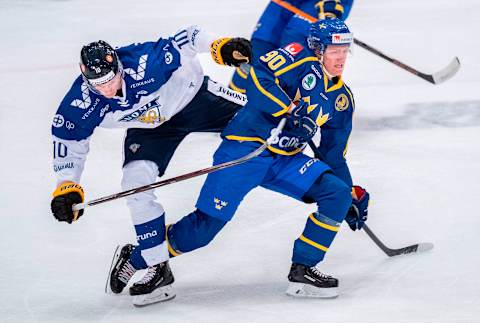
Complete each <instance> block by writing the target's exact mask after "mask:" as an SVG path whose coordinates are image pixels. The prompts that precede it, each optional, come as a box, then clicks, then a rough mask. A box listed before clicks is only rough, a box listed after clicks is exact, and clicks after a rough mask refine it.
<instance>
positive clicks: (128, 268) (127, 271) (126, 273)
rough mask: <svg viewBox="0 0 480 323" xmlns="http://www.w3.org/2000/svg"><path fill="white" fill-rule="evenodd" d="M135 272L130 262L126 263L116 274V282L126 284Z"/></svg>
mask: <svg viewBox="0 0 480 323" xmlns="http://www.w3.org/2000/svg"><path fill="white" fill-rule="evenodd" d="M136 271H137V270H136V269H135V268H134V267H133V266H132V264H131V263H130V261H127V262H126V263H125V265H124V266H123V267H122V269H121V270H120V272H119V273H118V280H120V281H121V282H123V283H124V284H126V283H128V281H129V280H130V278H132V276H133V274H135V272H136Z"/></svg>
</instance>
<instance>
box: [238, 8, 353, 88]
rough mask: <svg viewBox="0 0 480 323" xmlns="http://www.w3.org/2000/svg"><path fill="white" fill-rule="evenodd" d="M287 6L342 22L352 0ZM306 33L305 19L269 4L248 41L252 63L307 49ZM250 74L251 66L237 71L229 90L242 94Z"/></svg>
mask: <svg viewBox="0 0 480 323" xmlns="http://www.w3.org/2000/svg"><path fill="white" fill-rule="evenodd" d="M288 3H289V4H291V5H293V6H294V7H297V8H299V9H300V10H302V11H303V12H305V13H307V14H309V15H311V16H313V17H318V18H321V19H323V18H339V19H342V20H344V21H345V20H346V19H347V18H348V16H349V14H350V10H351V8H352V5H353V0H321V1H319V0H290V1H288ZM309 29H310V22H309V21H307V20H306V19H305V18H303V17H301V16H299V15H296V14H294V13H293V12H290V11H288V10H287V9H285V8H283V7H281V6H279V5H278V4H276V3H274V2H270V3H269V4H268V5H267V7H266V8H265V10H264V12H263V14H262V15H261V16H260V19H259V20H258V23H257V26H256V27H255V31H254V32H253V34H252V37H251V42H252V49H253V59H252V62H253V63H255V62H256V61H257V60H258V58H259V57H260V56H262V55H263V54H265V53H268V52H270V51H272V50H274V49H276V48H278V47H284V46H287V45H288V44H290V43H302V45H304V46H306V45H307V44H306V41H305V40H306V39H307V36H308V31H309ZM249 70H250V64H242V65H240V66H239V67H237V68H236V69H235V72H234V74H233V77H232V80H231V82H230V84H229V86H230V88H231V89H234V90H235V91H238V92H242V93H245V91H246V90H245V87H246V78H247V76H248V73H249Z"/></svg>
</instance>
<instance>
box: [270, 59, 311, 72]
mask: <svg viewBox="0 0 480 323" xmlns="http://www.w3.org/2000/svg"><path fill="white" fill-rule="evenodd" d="M312 61H318V58H316V57H314V56H309V57H305V58H302V59H301V60H299V61H297V62H295V63H292V64H290V65H288V66H286V67H284V68H282V69H281V70H278V71H276V72H275V74H274V75H275V76H280V75H282V74H284V73H286V72H288V71H290V70H292V69H294V68H296V67H298V66H300V65H302V64H304V63H306V62H312Z"/></svg>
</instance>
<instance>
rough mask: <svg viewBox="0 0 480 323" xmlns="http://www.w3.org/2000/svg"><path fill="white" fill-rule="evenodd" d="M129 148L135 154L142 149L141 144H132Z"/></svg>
mask: <svg viewBox="0 0 480 323" xmlns="http://www.w3.org/2000/svg"><path fill="white" fill-rule="evenodd" d="M128 149H130V151H131V152H132V153H134V154H135V153H136V152H137V151H138V150H139V149H140V145H139V144H131V145H130V146H128Z"/></svg>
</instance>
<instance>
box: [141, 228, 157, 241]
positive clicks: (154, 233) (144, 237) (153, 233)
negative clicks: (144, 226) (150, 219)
mask: <svg viewBox="0 0 480 323" xmlns="http://www.w3.org/2000/svg"><path fill="white" fill-rule="evenodd" d="M157 234H158V233H157V230H153V231H151V232H147V233H144V234H139V235H138V236H137V241H140V240H147V239H149V238H153V237H156V236H157Z"/></svg>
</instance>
